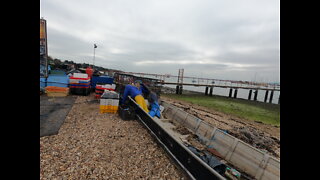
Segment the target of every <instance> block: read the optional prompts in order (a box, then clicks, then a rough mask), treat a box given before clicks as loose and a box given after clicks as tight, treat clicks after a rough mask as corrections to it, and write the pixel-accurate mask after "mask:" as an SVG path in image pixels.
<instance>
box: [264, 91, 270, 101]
mask: <svg viewBox="0 0 320 180" xmlns="http://www.w3.org/2000/svg"><path fill="white" fill-rule="evenodd" d="M268 94H269V91H268V90H266V95H265V96H264V102H267V99H268Z"/></svg>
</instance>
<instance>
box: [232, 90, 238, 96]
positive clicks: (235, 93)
mask: <svg viewBox="0 0 320 180" xmlns="http://www.w3.org/2000/svg"><path fill="white" fill-rule="evenodd" d="M237 94H238V89H235V90H234V95H233V98H237Z"/></svg>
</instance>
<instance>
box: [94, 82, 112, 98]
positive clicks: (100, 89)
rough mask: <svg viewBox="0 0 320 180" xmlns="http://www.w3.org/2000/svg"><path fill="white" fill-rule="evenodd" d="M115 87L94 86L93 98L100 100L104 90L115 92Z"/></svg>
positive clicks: (107, 85) (110, 85)
mask: <svg viewBox="0 0 320 180" xmlns="http://www.w3.org/2000/svg"><path fill="white" fill-rule="evenodd" d="M115 89H116V85H115V84H104V85H98V84H97V85H96V90H95V93H96V94H95V98H96V99H100V97H101V95H102V94H103V92H104V91H105V90H109V91H115Z"/></svg>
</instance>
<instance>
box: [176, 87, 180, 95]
mask: <svg viewBox="0 0 320 180" xmlns="http://www.w3.org/2000/svg"><path fill="white" fill-rule="evenodd" d="M176 94H179V86H177V87H176Z"/></svg>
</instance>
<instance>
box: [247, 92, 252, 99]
mask: <svg viewBox="0 0 320 180" xmlns="http://www.w3.org/2000/svg"><path fill="white" fill-rule="evenodd" d="M251 95H252V89H250V91H249V96H248V100H251Z"/></svg>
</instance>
